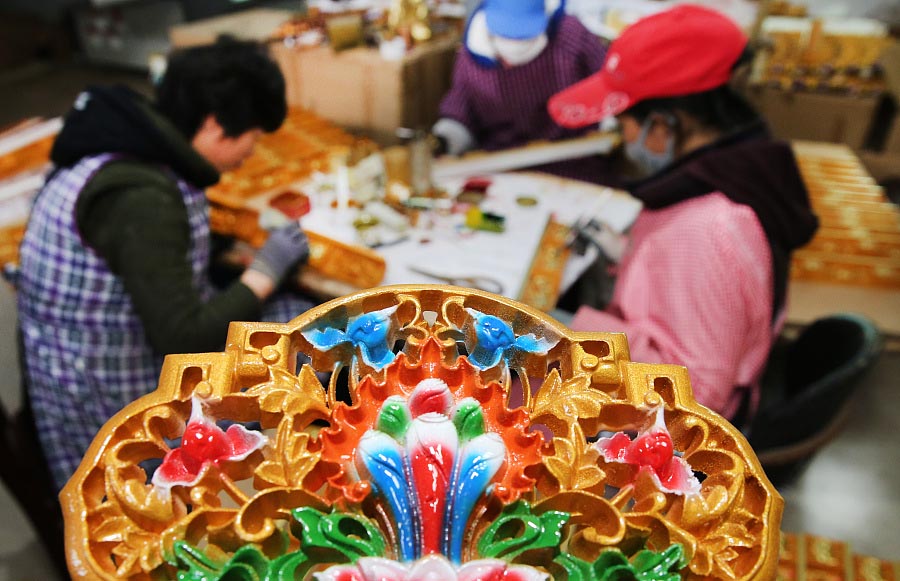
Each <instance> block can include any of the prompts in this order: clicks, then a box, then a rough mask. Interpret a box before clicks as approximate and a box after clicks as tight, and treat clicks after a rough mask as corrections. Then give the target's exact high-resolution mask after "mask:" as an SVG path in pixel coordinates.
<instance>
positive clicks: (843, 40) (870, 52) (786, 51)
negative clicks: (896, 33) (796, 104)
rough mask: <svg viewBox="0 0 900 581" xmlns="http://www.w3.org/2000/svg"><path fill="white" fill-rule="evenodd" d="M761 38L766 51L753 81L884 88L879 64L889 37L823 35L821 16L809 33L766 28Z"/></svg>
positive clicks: (830, 88)
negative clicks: (768, 30)
mask: <svg viewBox="0 0 900 581" xmlns="http://www.w3.org/2000/svg"><path fill="white" fill-rule="evenodd" d="M765 36H766V39H767V41H768V42H769V49H768V50H766V51H760V52H759V54H758V56H757V62H756V70H755V72H754V75H753V77H752V79H751V82H752V83H753V84H755V85H766V86H774V87H778V88H781V89H784V90H791V89H804V90H811V91H827V92H830V93H846V94H854V95H878V94H881V92H883V91H884V90H885V82H884V80H883V79H882V78H881V75H880V74H878V66H879V65H878V62H879V59H880V58H881V55H882V53H883V52H884V50H885V49H886V48H887V47H888V46H890V45H891V44H892V42H893V40H892V39H891V38H889V37H886V36H885V37H881V36H866V35H852V34H833V33H827V32H825V31H824V26H823V23H822V22H821V21H820V20H814V21H813V22H812V25H811V30H810V31H809V32H808V33H807V32H801V31H771V32H766V33H765Z"/></svg>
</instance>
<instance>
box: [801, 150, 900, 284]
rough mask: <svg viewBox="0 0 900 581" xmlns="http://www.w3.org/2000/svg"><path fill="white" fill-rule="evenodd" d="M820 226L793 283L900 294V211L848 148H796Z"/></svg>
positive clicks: (805, 252) (805, 248)
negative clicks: (869, 288) (893, 290)
mask: <svg viewBox="0 0 900 581" xmlns="http://www.w3.org/2000/svg"><path fill="white" fill-rule="evenodd" d="M794 150H795V152H796V154H797V159H798V162H799V164H800V170H801V172H802V174H803V178H804V180H805V181H806V187H807V188H808V189H809V194H810V198H811V201H812V205H813V208H814V209H815V212H816V214H817V215H818V216H819V220H820V226H819V231H818V232H817V233H816V236H815V238H813V240H812V242H811V243H810V244H808V245H807V246H805V247H803V248H802V249H800V250H799V251H798V252H796V253H795V254H794V260H793V273H792V275H793V278H794V279H796V280H810V281H818V282H829V283H841V284H852V285H860V286H874V287H883V288H897V289H900V210H898V208H897V206H896V205H895V204H893V203H891V201H890V200H888V199H887V197H886V196H885V195H884V191H883V190H882V188H881V187H880V186H879V185H878V184H876V183H875V180H874V179H872V177H871V176H870V175H869V174H868V172H867V171H866V169H865V168H864V167H863V165H862V163H861V162H860V160H859V158H858V157H856V155H855V154H854V153H853V151H852V150H850V148H848V147H846V146H843V145H831V144H820V143H803V142H796V143H795V144H794Z"/></svg>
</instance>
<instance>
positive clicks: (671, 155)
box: [625, 115, 675, 176]
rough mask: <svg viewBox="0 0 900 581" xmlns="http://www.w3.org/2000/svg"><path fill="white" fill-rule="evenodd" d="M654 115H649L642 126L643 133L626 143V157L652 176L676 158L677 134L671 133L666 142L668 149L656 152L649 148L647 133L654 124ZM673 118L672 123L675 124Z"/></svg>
mask: <svg viewBox="0 0 900 581" xmlns="http://www.w3.org/2000/svg"><path fill="white" fill-rule="evenodd" d="M653 122H654V120H653V116H652V115H651V116H648V117H647V119H645V120H644V123H643V125H642V126H641V134H640V136H638V138H637V139H636V140H634V141H632V142H631V143H627V142H626V143H625V157H627V158H628V159H630V160H631V161H633V162H634V164H635V165H636V166H637V167H638V169H640V170H641V172H642V173H643V175H644V176H651V175H653V174H655V173H656V172H658V171H659V170H661V169H663V168H664V167H666V166H667V165H669V164H670V163H672V161H674V159H675V136H674V135H670V136H669V139H668V141H667V142H666V150H665V151H664V152H662V153H656V152H654V151H650V150H649V149H647V135H648V134H649V133H650V128H651V127H652V126H653ZM674 123H675V121H674V119H672V120H671V121H670V124H672V125H674Z"/></svg>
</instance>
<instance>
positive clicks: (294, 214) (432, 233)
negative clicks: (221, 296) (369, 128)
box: [208, 110, 640, 308]
mask: <svg viewBox="0 0 900 581" xmlns="http://www.w3.org/2000/svg"><path fill="white" fill-rule="evenodd" d="M423 147H425V145H424V144H422V143H421V142H420V141H418V140H416V139H413V140H412V141H411V143H409V144H408V145H405V146H394V147H388V148H378V147H377V146H375V144H374V143H373V142H371V141H370V140H368V139H365V138H358V137H353V136H351V135H350V134H348V133H345V132H343V131H341V130H338V129H336V128H335V127H334V126H333V125H332V124H330V123H328V122H326V121H323V120H322V119H320V118H318V117H316V116H315V115H313V114H311V113H309V112H306V111H301V110H292V111H291V113H290V115H289V117H288V120H287V122H286V123H285V124H284V126H283V127H282V128H281V129H280V130H279V131H277V132H275V133H273V134H271V135H267V136H264V137H263V138H262V140H261V141H260V144H259V147H258V149H257V151H256V153H255V154H254V155H253V157H251V158H250V159H249V160H248V161H247V162H246V163H245V164H244V165H243V166H242V167H241V168H239V169H238V170H235V171H233V172H230V173H226V174H224V175H223V176H222V180H221V181H220V183H219V184H218V185H216V186H215V187H213V188H210V190H209V191H208V197H209V200H210V202H211V223H212V226H213V229H214V230H216V231H218V232H220V233H223V234H227V235H231V236H235V237H236V238H239V239H241V240H243V241H244V242H246V243H248V244H249V245H251V246H259V245H260V244H261V243H262V242H263V241H264V240H265V237H266V229H267V228H272V227H276V226H278V225H279V224H281V223H284V222H285V221H287V220H297V219H299V220H300V222H301V224H302V226H303V228H304V230H305V231H306V232H307V233H308V234H309V236H310V243H311V256H310V262H309V265H308V266H309V268H310V269H312V270H314V271H316V275H317V277H319V281H321V279H322V278H333V279H337V280H338V281H341V282H343V283H345V284H346V285H349V286H348V287H347V288H349V289H353V288H355V289H358V288H366V287H369V286H376V285H378V284H402V283H417V282H423V283H427V282H431V283H447V284H457V285H459V286H468V287H473V288H480V289H482V290H488V291H491V292H496V293H499V294H504V295H507V296H510V297H513V298H518V297H519V296H520V295H521V294H522V293H523V292H524V290H525V287H526V286H527V285H526V283H527V282H528V281H529V276H528V274H529V272H530V270H531V269H532V267H540V266H541V265H534V264H533V262H534V259H535V257H536V256H538V249H539V247H540V246H541V244H542V241H544V236H545V235H547V232H548V225H549V224H550V223H551V222H552V221H555V222H557V223H561V224H568V225H571V224H574V223H575V222H576V221H577V219H578V218H579V216H580V214H581V213H582V212H584V211H586V210H588V211H589V210H591V209H594V210H596V211H600V208H602V209H603V211H604V212H605V213H606V214H607V215H608V216H607V218H608V220H609V221H611V222H612V223H613V224H615V226H616V228H617V229H618V230H620V231H621V230H624V229H625V228H626V227H627V226H628V224H629V223H630V221H631V220H633V219H634V217H635V216H636V214H637V211H638V210H639V208H640V204H639V203H637V202H636V201H633V200H631V199H630V198H627V197H626V196H625V195H624V194H621V193H616V194H614V193H613V192H612V191H611V190H608V189H607V188H600V187H597V186H591V185H590V184H582V183H578V182H570V181H569V180H563V179H560V178H554V177H552V176H539V175H530V174H521V175H517V174H496V175H491V176H473V177H459V176H457V177H447V178H443V179H441V180H439V181H433V180H432V179H431V167H430V164H431V158H430V153H428V152H427V150H423ZM337 253H344V254H343V256H344V258H348V259H350V260H349V262H348V261H345V260H339V259H337V256H338V255H337ZM564 267H565V264H560V265H558V268H559V269H560V280H559V284H565V281H564V279H563V277H562V274H563V273H562V270H561V269H562V268H564ZM572 276H577V273H576V274H573V275H570V277H569V278H571V277H572ZM305 280H307V281H309V280H310V279H309V278H307V279H305ZM553 298H555V295H554V297H553ZM548 306H549V307H550V308H552V305H548Z"/></svg>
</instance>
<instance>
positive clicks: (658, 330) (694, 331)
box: [572, 192, 783, 418]
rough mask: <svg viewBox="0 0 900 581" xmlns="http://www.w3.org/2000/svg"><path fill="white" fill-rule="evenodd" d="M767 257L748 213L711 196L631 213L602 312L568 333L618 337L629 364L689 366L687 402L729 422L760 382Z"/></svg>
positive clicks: (768, 339) (769, 337)
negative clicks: (691, 398) (624, 343)
mask: <svg viewBox="0 0 900 581" xmlns="http://www.w3.org/2000/svg"><path fill="white" fill-rule="evenodd" d="M772 279H773V275H772V254H771V250H770V247H769V245H768V243H767V241H766V235H765V232H764V231H763V228H762V226H761V224H760V222H759V219H758V218H757V217H756V214H755V213H754V211H753V210H752V209H751V208H750V207H748V206H745V205H742V204H737V203H735V202H733V201H731V200H729V199H728V198H727V197H726V196H725V195H724V194H722V193H719V192H715V193H711V194H708V195H705V196H700V197H696V198H691V199H688V200H685V201H683V202H679V203H677V204H673V205H671V206H668V207H665V208H662V209H658V210H648V209H645V210H643V211H642V212H641V214H640V216H638V219H637V221H636V222H635V224H634V226H633V228H632V231H631V236H630V241H629V248H628V250H627V251H626V253H625V256H624V258H623V260H622V263H621V264H620V266H619V274H618V279H617V281H616V288H615V293H614V296H613V299H612V302H611V304H610V305H609V307H607V310H606V311H602V312H601V311H597V310H596V309H592V308H590V307H582V308H581V309H579V311H578V312H577V313H576V315H575V319H574V320H573V322H572V328H573V329H576V330H581V331H613V332H624V333H625V334H626V335H627V337H628V344H629V347H630V349H631V359H632V361H640V362H644V363H675V364H679V365H684V366H685V367H687V368H688V372H689V374H690V377H691V384H692V386H693V390H694V397H695V398H696V399H697V401H699V402H700V403H702V404H704V405H705V406H707V407H709V408H711V409H713V410H714V411H716V412H718V413H720V414H722V415H723V416H725V417H728V418H730V417H733V415H734V414H735V412H736V411H737V410H738V406H739V405H740V402H741V399H742V397H743V390H742V389H739V388H738V386H747V387H749V388H751V389H752V390H753V391H752V394H751V395H752V396H753V397H752V400H751V401H752V402H754V405H755V402H756V401H757V400H758V396H759V393H758V392H759V389H758V380H759V377H760V375H761V374H762V371H763V368H764V366H765V363H766V359H767V357H768V353H769V350H770V348H771V346H772V342H773V340H774V338H775V337H777V335H778V333H779V331H780V328H781V324H782V321H783V320H782V318H781V317H778V319H777V320H778V322H777V323H776V324H775V325H774V328H773V324H772V288H773V284H774V283H773V280H772Z"/></svg>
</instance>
